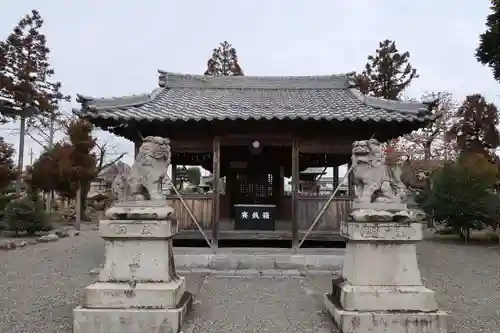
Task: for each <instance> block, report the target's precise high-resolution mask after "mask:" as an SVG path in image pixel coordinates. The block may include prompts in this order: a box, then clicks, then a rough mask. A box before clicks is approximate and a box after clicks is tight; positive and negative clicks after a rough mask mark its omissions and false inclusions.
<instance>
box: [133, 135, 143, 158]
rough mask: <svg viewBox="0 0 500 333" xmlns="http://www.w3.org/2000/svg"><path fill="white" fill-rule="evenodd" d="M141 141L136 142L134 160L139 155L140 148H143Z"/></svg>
mask: <svg viewBox="0 0 500 333" xmlns="http://www.w3.org/2000/svg"><path fill="white" fill-rule="evenodd" d="M141 144H142V142H141V140H140V139H138V140H137V141H134V160H135V158H136V157H137V154H139V148H141Z"/></svg>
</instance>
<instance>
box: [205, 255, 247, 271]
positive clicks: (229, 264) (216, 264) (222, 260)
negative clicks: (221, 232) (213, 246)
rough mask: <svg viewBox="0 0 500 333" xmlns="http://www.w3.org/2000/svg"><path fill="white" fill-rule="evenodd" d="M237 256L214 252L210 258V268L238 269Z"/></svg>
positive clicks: (238, 261)
mask: <svg viewBox="0 0 500 333" xmlns="http://www.w3.org/2000/svg"><path fill="white" fill-rule="evenodd" d="M239 259H240V258H239V256H232V255H227V254H215V255H212V256H211V258H210V263H209V265H210V268H211V269H215V270H228V269H238V266H239V264H240V260H239Z"/></svg>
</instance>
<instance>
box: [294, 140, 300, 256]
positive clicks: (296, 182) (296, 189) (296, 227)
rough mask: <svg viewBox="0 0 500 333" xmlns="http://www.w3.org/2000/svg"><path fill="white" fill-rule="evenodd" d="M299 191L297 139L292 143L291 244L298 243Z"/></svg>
mask: <svg viewBox="0 0 500 333" xmlns="http://www.w3.org/2000/svg"><path fill="white" fill-rule="evenodd" d="M298 191H299V147H298V142H297V140H295V139H294V140H293V143H292V246H293V248H296V247H297V246H298V244H299V241H300V239H299V221H298V220H297V219H298V213H297V207H298V202H297V200H298V195H299V193H298Z"/></svg>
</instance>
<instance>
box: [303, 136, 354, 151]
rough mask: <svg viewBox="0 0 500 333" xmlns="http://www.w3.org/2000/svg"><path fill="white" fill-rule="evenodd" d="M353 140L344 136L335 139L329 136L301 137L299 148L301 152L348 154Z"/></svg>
mask: <svg viewBox="0 0 500 333" xmlns="http://www.w3.org/2000/svg"><path fill="white" fill-rule="evenodd" d="M353 141H354V140H350V139H345V138H341V139H335V140H331V139H329V138H324V139H321V138H319V139H315V140H306V139H301V140H300V143H299V149H300V152H301V153H321V154H349V153H350V152H351V150H352V142H353Z"/></svg>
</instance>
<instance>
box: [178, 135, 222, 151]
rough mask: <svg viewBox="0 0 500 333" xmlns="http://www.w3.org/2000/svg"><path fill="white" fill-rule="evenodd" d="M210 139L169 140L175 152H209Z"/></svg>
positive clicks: (210, 149)
mask: <svg viewBox="0 0 500 333" xmlns="http://www.w3.org/2000/svg"><path fill="white" fill-rule="evenodd" d="M210 141H211V140H209V139H206V138H200V139H198V140H180V139H176V140H171V141H170V147H171V149H172V150H175V152H177V153H208V152H211V151H212V150H213V149H212V144H211V143H210Z"/></svg>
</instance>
